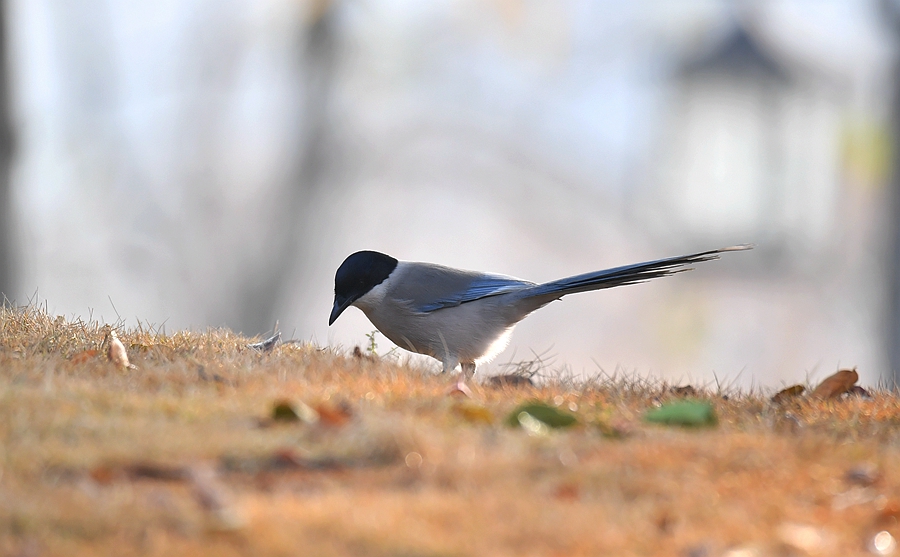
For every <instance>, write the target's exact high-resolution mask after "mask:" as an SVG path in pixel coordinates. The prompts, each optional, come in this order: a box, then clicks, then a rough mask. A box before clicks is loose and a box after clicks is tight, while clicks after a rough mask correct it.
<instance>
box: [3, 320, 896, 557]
mask: <svg viewBox="0 0 900 557" xmlns="http://www.w3.org/2000/svg"><path fill="white" fill-rule="evenodd" d="M105 336H106V335H105V331H104V330H103V328H102V327H101V326H100V325H99V324H97V323H94V322H84V321H80V320H79V321H71V320H66V319H63V318H58V317H54V316H50V315H47V314H46V313H44V312H43V311H41V310H40V309H38V308H33V307H32V308H26V309H19V310H13V309H8V308H7V309H2V310H0V554H2V555H21V556H23V557H24V556H39V555H73V556H77V555H85V556H87V555H115V556H127V555H160V556H162V555H165V556H171V555H216V556H228V555H248V556H249V555H252V556H266V555H284V556H289V555H322V556H331V555H334V556H345V555H346V556H368V555H373V556H384V557H388V556H397V557H400V556H404V557H412V556H435V557H437V556H462V555H478V556H482V555H508V556H527V555H560V556H568V555H684V556H695V557H701V556H714V555H731V556H733V557H737V556H739V555H740V556H750V555H759V556H762V555H871V554H891V552H893V553H894V554H900V551H897V550H896V549H894V546H895V545H896V543H895V542H894V540H895V539H896V538H897V537H900V523H898V521H900V450H898V448H900V404H898V398H897V396H896V395H895V394H893V393H890V392H885V391H877V390H871V389H870V390H869V392H870V393H871V398H866V397H863V396H844V397H839V398H834V399H826V400H817V399H813V398H811V397H803V396H799V397H795V398H790V399H788V400H786V401H784V402H781V403H778V404H776V403H773V402H771V401H770V400H769V397H771V395H772V394H774V389H773V390H772V392H765V393H740V392H728V393H721V392H707V391H702V390H701V391H699V392H697V393H692V394H688V395H687V396H688V397H689V398H692V399H697V400H699V401H702V402H708V403H709V404H711V405H712V407H713V409H714V411H715V414H716V417H717V423H715V424H712V425H706V426H702V427H679V426H671V425H658V424H652V423H648V422H647V421H645V420H644V416H645V414H646V413H647V412H648V411H650V410H652V409H654V408H656V407H658V406H660V405H666V404H668V403H671V402H673V401H679V400H681V399H683V398H684V397H685V396H686V395H685V394H684V393H682V392H676V391H673V389H671V388H670V387H669V386H667V385H664V384H661V383H654V382H650V381H641V380H637V379H629V378H624V379H623V378H618V379H616V378H605V379H603V380H597V381H593V382H587V383H577V382H573V381H571V380H564V379H559V378H557V379H554V378H549V379H546V380H544V381H541V382H540V384H539V386H533V385H519V386H499V387H490V386H488V385H487V384H482V385H473V391H474V398H473V399H472V400H460V399H459V398H454V397H450V396H447V394H446V393H447V390H448V387H449V385H450V383H451V378H449V377H446V376H441V375H435V374H433V373H432V372H431V371H430V370H428V369H422V368H418V367H415V366H411V365H408V364H402V363H399V362H398V361H396V360H395V359H391V358H387V359H384V358H378V357H375V356H372V355H370V354H368V353H367V352H366V351H365V350H364V351H362V352H357V353H356V355H354V354H353V352H351V351H349V350H348V351H347V352H346V353H341V352H336V351H334V350H332V349H322V348H318V347H316V346H314V345H311V344H280V345H278V346H276V347H275V348H274V349H273V350H271V351H269V352H265V353H263V352H259V351H257V350H254V349H251V348H248V347H247V344H248V343H250V342H253V340H250V339H246V338H242V337H239V336H236V335H234V334H233V333H231V332H229V331H224V330H213V331H207V332H178V333H175V334H171V335H164V334H161V333H158V332H157V331H155V330H152V329H149V328H146V327H144V328H141V327H139V328H137V329H131V330H120V331H119V338H121V340H122V342H123V343H124V345H125V347H126V350H127V353H128V356H129V358H130V360H131V362H132V363H133V364H134V365H135V366H136V369H127V368H121V367H117V366H116V365H114V364H113V363H112V362H110V361H108V360H107V358H106V349H105V344H104V338H105ZM255 340H258V339H255ZM361 340H362V339H361ZM773 387H774V386H773ZM867 387H868V386H867ZM528 401H542V402H543V403H545V404H546V405H547V406H549V407H553V408H558V409H559V410H561V411H563V412H565V413H568V414H571V415H574V416H575V418H576V419H577V423H576V424H575V425H573V426H571V427H567V428H559V429H554V428H549V427H546V426H544V425H542V424H538V425H537V426H535V427H529V424H531V425H533V424H532V422H533V420H531V421H523V420H521V419H520V420H519V421H518V422H517V421H516V417H517V416H519V417H520V418H521V416H522V415H521V414H519V413H517V411H515V410H514V409H516V407H517V406H518V405H520V404H522V403H525V402H528ZM279 404H280V405H281V409H282V412H281V413H280V414H279V415H281V416H286V417H287V419H274V418H273V410H274V409H275V408H276V407H277V406H279ZM292 411H293V412H292ZM510 415H512V418H513V420H512V421H513V423H519V424H521V425H515V426H511V425H509V424H508V423H507V422H508V418H509V416H510ZM885 532H886V533H885Z"/></svg>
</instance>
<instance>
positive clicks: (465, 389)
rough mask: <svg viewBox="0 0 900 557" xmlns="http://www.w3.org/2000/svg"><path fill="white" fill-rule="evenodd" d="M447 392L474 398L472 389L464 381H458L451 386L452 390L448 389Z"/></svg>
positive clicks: (451, 394) (452, 394)
mask: <svg viewBox="0 0 900 557" xmlns="http://www.w3.org/2000/svg"><path fill="white" fill-rule="evenodd" d="M447 394H448V395H450V396H463V397H466V398H472V389H470V388H469V386H468V385H466V383H465V382H464V381H457V382H456V383H455V384H454V385H453V386H452V387H450V390H448V391H447Z"/></svg>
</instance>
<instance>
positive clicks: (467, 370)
mask: <svg viewBox="0 0 900 557" xmlns="http://www.w3.org/2000/svg"><path fill="white" fill-rule="evenodd" d="M459 367H460V370H459V376H458V377H457V378H456V385H454V386H453V388H451V389H450V394H452V395H455V394H460V395H464V396H467V397H470V398H471V397H472V390H471V389H469V386H468V385H466V380H468V379H469V378H470V377H472V376H474V375H475V363H474V362H471V363H464V364H460V366H459Z"/></svg>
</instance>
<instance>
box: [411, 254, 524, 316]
mask: <svg viewBox="0 0 900 557" xmlns="http://www.w3.org/2000/svg"><path fill="white" fill-rule="evenodd" d="M407 272H408V273H409V274H410V275H409V276H408V277H407V280H405V281H404V283H405V287H404V295H403V298H404V299H406V300H407V302H408V303H409V304H410V306H411V308H412V309H413V310H415V311H419V312H422V313H429V312H432V311H437V310H439V309H444V308H449V307H455V306H458V305H460V304H464V303H466V302H472V301H475V300H480V299H482V298H487V297H489V296H497V295H499V294H505V293H507V292H515V291H518V290H523V289H526V288H531V287H533V286H536V285H535V283H533V282H529V281H527V280H521V279H517V278H514V277H507V276H503V275H489V274H485V273H476V272H472V271H461V270H458V269H451V268H448V267H442V266H439V265H431V264H423V263H416V264H412V265H410V267H409V268H408V270H407Z"/></svg>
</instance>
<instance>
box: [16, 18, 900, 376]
mask: <svg viewBox="0 0 900 557" xmlns="http://www.w3.org/2000/svg"><path fill="white" fill-rule="evenodd" d="M727 5H728V3H723V2H713V1H708V2H678V3H673V2H669V1H666V0H659V1H642V2H626V3H622V2H615V1H604V2H595V1H588V0H585V1H581V2H577V1H572V2H564V3H557V2H546V3H544V4H527V5H526V4H525V3H520V2H516V1H514V0H509V1H500V0H498V1H496V2H481V1H478V0H468V1H466V0H444V1H439V2H438V1H436V2H418V1H413V0H408V1H403V0H394V1H381V2H378V1H355V2H346V3H345V4H344V5H343V7H342V8H341V10H340V17H339V19H338V22H339V25H338V34H339V44H340V50H339V52H340V55H339V57H338V65H337V72H336V78H335V86H334V89H333V97H332V99H331V103H332V104H331V107H330V109H331V113H330V115H331V116H330V118H331V119H330V122H331V123H332V125H333V130H332V132H331V133H332V139H334V140H335V141H337V142H338V143H339V145H340V146H341V154H340V158H339V162H338V163H337V164H338V166H339V167H338V168H337V169H332V170H331V172H330V173H328V174H326V177H325V179H324V180H323V182H324V185H323V187H324V188H325V189H326V191H329V192H333V194H332V195H325V196H321V197H318V198H316V201H315V203H316V206H315V207H313V209H312V211H311V213H310V216H307V217H305V218H308V219H309V220H310V225H308V226H306V227H305V228H302V230H303V231H304V232H303V233H304V237H303V238H302V241H301V245H302V250H301V252H300V253H298V254H297V262H296V264H295V265H294V266H293V267H291V269H290V271H289V273H290V274H291V276H290V283H291V284H292V285H293V287H292V288H291V289H290V290H289V291H287V292H284V293H283V294H282V296H281V298H280V300H279V303H278V304H277V307H278V308H279V310H280V311H278V312H277V317H278V318H279V319H280V323H281V329H282V330H283V331H285V332H286V334H288V335H290V334H291V333H292V332H293V334H294V336H295V338H301V339H316V340H317V341H318V342H320V343H332V344H340V345H344V346H352V345H354V344H361V343H363V342H364V341H365V339H364V337H363V335H364V334H365V333H366V332H368V331H370V330H371V329H372V326H371V325H369V324H368V323H367V322H366V321H365V319H364V317H363V316H362V314H361V313H360V312H357V311H355V310H352V309H351V310H349V311H348V312H347V313H346V314H345V315H344V316H342V317H341V319H340V320H339V321H338V322H337V323H336V325H335V326H334V327H332V328H331V329H329V328H328V327H327V325H326V324H327V315H328V312H329V310H330V305H331V289H332V282H331V281H332V278H333V273H334V270H335V268H336V267H337V265H338V264H339V263H340V262H341V260H342V259H343V258H344V257H345V256H346V255H347V254H349V253H350V252H352V251H355V250H357V249H378V250H381V251H385V252H387V253H391V254H392V255H395V256H397V257H400V258H402V259H412V260H428V261H435V262H441V263H445V264H449V265H454V266H460V267H465V268H478V269H484V270H490V271H495V272H501V273H506V274H512V275H517V276H522V277H523V278H527V279H531V280H536V281H543V280H552V279H556V278H560V277H561V276H566V275H570V274H576V273H581V272H585V271H589V270H594V269H597V268H603V267H609V266H615V265H620V264H624V263H630V262H634V261H638V260H643V259H654V258H658V257H664V256H668V255H676V254H678V253H680V251H681V250H682V248H685V247H687V248H688V249H693V248H696V249H705V248H709V247H717V246H709V245H690V246H684V245H681V244H679V242H678V240H677V239H674V240H672V241H669V242H667V243H665V244H660V243H659V242H658V241H656V240H654V238H653V237H651V236H649V235H647V234H645V232H644V226H643V225H642V223H641V222H640V221H637V220H635V218H634V217H633V215H632V213H631V211H630V209H629V200H630V199H631V197H630V196H631V194H632V192H633V190H634V188H635V185H636V184H638V183H640V181H641V180H644V179H646V166H647V165H648V164H652V160H649V157H648V153H649V152H650V151H651V149H652V146H653V142H654V140H655V138H656V137H657V134H658V133H659V126H660V123H661V121H662V116H663V113H664V110H665V102H666V99H667V90H666V88H665V82H664V77H665V76H666V75H667V72H669V71H670V70H671V67H672V64H673V63H675V62H676V61H677V60H678V59H679V58H680V57H681V56H684V55H687V53H689V52H692V51H693V50H695V49H696V48H697V47H699V46H702V45H703V44H706V43H709V42H710V41H714V40H715V39H716V37H717V33H718V34H719V35H721V33H722V32H724V31H723V30H725V29H727V22H728V20H729V19H728V18H729V14H730V13H731V12H730V11H729V9H728V8H727ZM760 5H761V6H764V7H763V8H762V9H761V12H762V13H763V14H764V15H765V19H766V21H767V24H766V26H765V29H766V35H767V37H768V38H770V40H771V41H772V42H773V43H775V44H778V45H781V46H782V47H783V48H784V49H785V50H787V51H789V52H791V54H792V56H794V57H796V58H797V59H798V60H799V61H801V62H802V63H804V64H807V65H809V66H810V67H814V68H816V70H817V71H821V72H824V73H828V74H830V75H835V76H840V79H842V80H844V81H846V83H848V84H849V85H848V87H847V90H848V91H849V95H850V102H849V109H848V113H852V115H854V117H857V116H859V115H862V117H863V119H872V120H875V121H879V120H882V119H884V118H885V117H886V116H887V108H888V106H887V103H886V88H887V85H888V83H887V73H886V71H887V68H888V65H889V63H890V60H891V48H892V44H891V42H890V41H889V40H888V39H889V38H888V36H887V34H886V32H885V30H884V29H883V28H882V27H881V24H880V23H879V20H878V18H879V16H878V13H877V11H876V3H875V2H861V1H860V2H851V1H820V0H819V1H813V0H806V1H800V0H796V1H788V0H784V1H777V2H766V3H762V4H760ZM308 13H309V9H308V5H306V4H304V3H302V2H287V1H281V0H268V1H250V0H230V1H228V2H219V1H209V0H207V1H203V0H179V1H174V0H164V1H159V2H147V3H130V2H116V1H113V0H109V1H106V2H104V1H101V0H96V1H93V2H82V3H80V5H79V6H77V7H74V6H68V5H66V3H64V2H63V3H59V2H49V1H42V0H13V1H12V2H11V13H10V21H9V25H10V28H11V40H12V41H13V44H14V48H13V50H12V53H11V55H12V67H13V71H14V76H15V82H14V83H15V85H14V86H15V90H14V102H15V107H16V121H17V123H18V126H19V128H18V129H19V132H20V143H19V146H18V148H19V150H18V157H19V159H18V165H17V168H16V174H15V183H14V187H15V199H16V207H17V212H16V215H17V225H18V227H19V230H20V234H21V236H20V240H21V242H20V245H21V246H22V252H21V255H20V260H21V263H22V268H23V276H22V280H21V285H20V288H19V292H18V293H16V297H17V299H18V300H19V301H22V300H24V299H26V298H28V297H29V296H31V295H32V294H33V293H35V292H37V297H38V299H39V300H41V301H43V300H46V303H47V305H48V307H49V308H50V310H51V311H53V312H56V313H61V314H66V315H77V316H86V315H87V314H88V313H89V312H91V311H92V312H93V315H94V317H101V316H102V317H103V318H104V319H106V320H108V321H112V320H114V319H115V318H116V313H115V311H114V310H113V308H112V306H111V304H110V300H109V299H110V298H111V299H112V301H113V302H114V303H115V307H116V310H117V311H118V314H119V315H121V316H122V317H123V318H124V319H125V320H126V325H134V324H135V323H136V319H138V318H139V319H141V320H142V321H147V322H150V323H154V324H160V323H165V324H166V329H167V330H168V331H172V330H176V329H178V328H187V327H190V328H204V327H207V326H221V325H226V326H231V327H234V328H240V327H241V326H242V325H241V323H242V321H241V313H240V310H239V309H236V308H239V307H240V306H241V304H242V303H248V300H242V299H237V298H240V297H241V292H242V291H241V289H240V285H241V284H243V282H244V281H245V280H246V278H247V277H248V276H251V277H252V275H253V273H254V270H259V269H265V268H266V267H265V265H266V250H267V246H269V245H271V244H270V241H271V239H272V238H273V237H275V236H277V234H278V233H279V231H280V230H283V229H284V223H280V222H278V221H277V219H273V217H272V214H273V213H272V210H273V207H275V206H277V205H278V204H279V200H280V199H281V195H282V190H281V188H283V187H285V184H287V183H290V180H291V176H292V174H291V173H292V172H294V171H295V166H296V161H297V159H298V157H299V154H298V153H300V152H301V151H302V149H303V147H304V141H305V140H306V139H307V136H306V131H307V130H306V129H305V128H304V123H305V120H304V118H305V115H304V113H303V108H302V105H303V102H302V101H303V98H304V95H305V94H306V91H307V90H306V89H305V83H304V75H303V72H302V70H301V69H298V68H302V66H301V64H302V60H301V56H300V54H299V52H298V48H299V46H298V45H299V44H300V41H301V40H302V36H303V29H304V25H305V24H306V21H308V18H309V15H308ZM735 241H753V238H748V239H743V238H736V239H735ZM751 253H752V252H751ZM745 256H748V254H735V255H733V256H732V257H731V258H729V260H723V261H720V262H715V263H710V264H707V265H706V266H704V267H703V268H700V269H698V270H697V271H696V272H695V273H693V276H682V277H677V278H673V279H667V281H662V283H654V284H649V285H642V286H634V287H629V288H626V289H620V290H616V291H607V292H602V293H593V294H582V295H578V296H577V297H572V298H567V299H566V300H564V301H563V302H558V303H554V304H551V306H549V307H547V308H545V309H543V310H541V311H540V312H538V313H536V314H535V315H533V316H531V317H529V318H528V320H526V321H525V322H523V323H522V324H521V325H520V327H519V328H518V329H517V331H516V334H515V335H514V336H513V342H512V344H511V346H510V349H509V350H508V351H507V352H506V353H505V354H503V355H501V356H500V358H499V359H498V361H500V362H502V361H506V359H508V358H509V357H510V356H511V355H512V354H516V358H527V357H529V356H530V354H531V351H532V350H533V351H537V352H544V351H545V350H550V352H551V353H553V354H555V355H556V359H555V362H556V364H557V365H567V366H569V367H570V369H572V370H573V371H575V372H582V371H584V372H587V373H592V372H594V371H595V370H596V369H597V368H596V364H599V365H601V366H602V367H603V368H604V369H606V370H607V371H611V370H612V369H613V368H615V367H616V366H621V367H622V368H624V369H627V370H629V371H632V370H634V371H637V372H639V373H653V374H659V375H663V376H666V377H669V378H672V379H679V378H685V377H688V378H693V379H696V380H700V381H707V380H710V379H711V378H712V377H713V374H714V373H715V374H716V375H717V376H718V377H720V378H721V377H731V378H734V377H737V376H738V375H739V376H740V378H739V379H738V382H739V383H740V384H742V385H749V384H750V383H755V384H760V383H762V384H764V385H768V386H777V385H778V384H779V383H780V382H782V381H784V382H791V381H798V380H804V379H805V375H806V373H808V372H814V373H818V375H819V376H822V375H824V374H825V373H827V372H828V371H830V370H832V369H834V368H835V367H836V366H837V365H838V364H839V363H840V364H845V365H859V366H860V371H861V374H862V375H863V377H864V379H866V378H868V379H869V380H870V382H871V381H874V380H875V379H876V378H877V376H878V373H880V371H882V370H883V367H884V360H883V357H882V355H881V353H880V347H879V345H878V340H877V338H875V337H877V334H878V333H879V330H878V324H879V319H880V316H879V315H878V314H877V307H878V299H877V296H872V295H869V296H868V297H867V295H866V294H864V293H860V292H859V291H857V290H853V291H852V292H851V291H846V292H844V291H842V290H841V289H842V288H844V285H843V284H842V283H836V285H834V284H825V285H821V284H811V285H810V284H807V283H803V284H800V285H798V284H796V283H794V282H790V281H782V280H781V279H782V277H780V276H771V277H766V276H761V275H760V273H759V272H754V274H753V276H748V277H741V275H740V272H738V271H735V269H737V267H736V264H735V263H733V262H731V261H730V260H731V259H734V258H738V257H745ZM863 264H864V263H861V264H860V265H863ZM708 266H721V267H722V269H718V270H716V269H709V268H708ZM860 269H861V270H860V273H862V271H865V269H864V268H862V267H861V268H860ZM763 275H764V274H763ZM875 286H877V283H876V284H875ZM793 290H796V292H795V293H792V292H793ZM786 292H787V293H786ZM786 298H787V299H790V300H791V303H792V304H794V306H793V307H794V313H791V314H790V315H787V314H786V315H785V316H784V319H783V322H784V323H785V324H792V325H790V326H788V325H785V327H788V328H789V329H791V330H797V337H796V338H783V337H784V335H782V334H781V332H780V331H772V330H771V329H770V328H769V327H767V323H768V320H769V319H770V318H771V316H772V314H773V313H778V312H781V311H787V310H784V308H783V306H784V299H786ZM834 299H843V300H847V302H846V304H845V305H840V304H836V303H832V302H833V300H834ZM826 301H827V302H828V303H826ZM250 303H252V301H250ZM788 313H789V312H788ZM803 314H805V315H808V316H809V323H808V324H806V325H804V326H800V327H798V326H797V325H796V324H795V323H793V321H792V320H793V319H795V318H793V317H791V315H803ZM838 314H842V318H841V319H840V320H838V319H836V315H838ZM243 332H244V333H246V334H251V335H252V334H262V333H264V332H265V331H264V330H244V331H243ZM775 337H777V338H775ZM380 343H381V346H382V347H383V348H386V347H387V345H388V344H389V343H388V342H387V341H386V340H384V339H383V338H382V340H381V341H380ZM497 369H499V368H498V367H497V366H496V365H494V366H493V367H492V371H494V372H496V371H497Z"/></svg>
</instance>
